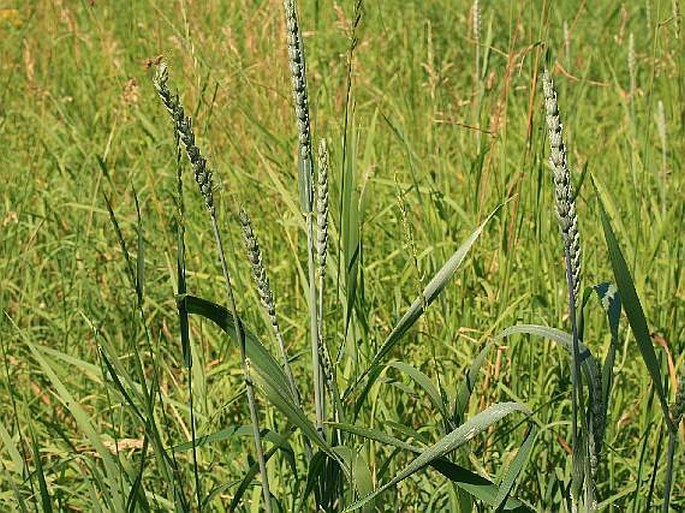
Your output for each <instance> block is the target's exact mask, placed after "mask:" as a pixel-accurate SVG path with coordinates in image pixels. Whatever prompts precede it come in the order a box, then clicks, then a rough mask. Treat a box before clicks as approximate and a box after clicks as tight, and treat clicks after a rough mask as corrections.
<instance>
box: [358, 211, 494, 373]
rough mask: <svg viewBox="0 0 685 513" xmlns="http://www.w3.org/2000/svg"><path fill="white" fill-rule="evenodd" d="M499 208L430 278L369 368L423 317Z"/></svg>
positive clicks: (381, 358)
mask: <svg viewBox="0 0 685 513" xmlns="http://www.w3.org/2000/svg"><path fill="white" fill-rule="evenodd" d="M500 208H501V205H500V206H498V207H497V208H496V209H495V210H493V211H492V212H491V213H490V215H489V216H488V217H487V218H486V219H485V221H483V223H482V224H481V225H480V226H479V227H478V228H476V229H475V230H474V231H473V233H471V235H469V237H468V238H467V239H466V241H464V242H463V243H462V245H461V246H459V248H458V249H457V250H456V251H455V252H454V254H453V255H452V256H451V257H450V259H449V260H448V261H447V262H446V263H445V265H443V266H442V268H441V269H440V270H439V271H438V272H437V273H436V274H435V275H434V276H433V278H431V280H430V282H428V285H426V288H425V289H424V290H423V294H422V295H421V296H419V297H417V298H416V299H415V300H414V302H413V303H412V304H411V306H410V307H409V310H407V312H406V313H405V314H404V315H403V316H402V318H401V319H400V321H399V322H398V323H397V325H396V326H395V327H394V328H393V330H392V332H391V333H390V335H388V337H387V338H386V339H385V342H383V345H382V346H381V348H380V349H379V350H378V352H377V353H376V355H375V356H374V357H373V361H372V362H371V365H370V368H373V367H375V366H377V365H379V364H380V362H381V361H382V360H383V359H384V358H385V357H386V356H387V355H388V353H389V352H390V351H391V350H392V348H393V347H394V346H395V344H397V342H398V341H399V340H400V339H401V338H402V337H403V336H404V335H405V334H406V333H407V331H409V329H410V328H411V327H412V326H413V325H414V323H416V321H417V320H418V319H419V318H420V317H421V316H422V315H423V313H424V311H425V310H424V307H426V308H427V307H428V306H430V305H431V303H433V301H435V298H437V297H438V295H439V294H440V293H441V292H442V291H443V289H444V288H445V287H446V286H447V284H448V283H449V282H450V280H451V279H452V277H453V276H454V273H456V272H457V270H458V269H459V267H460V266H461V264H462V263H463V262H464V259H465V258H466V255H467V254H468V252H469V250H470V249H471V248H472V247H473V245H474V243H475V242H476V240H478V237H480V235H481V233H483V229H484V228H485V225H486V224H487V223H488V222H489V221H490V220H491V219H492V217H493V216H494V215H495V213H496V212H497V211H498V210H499V209H500Z"/></svg>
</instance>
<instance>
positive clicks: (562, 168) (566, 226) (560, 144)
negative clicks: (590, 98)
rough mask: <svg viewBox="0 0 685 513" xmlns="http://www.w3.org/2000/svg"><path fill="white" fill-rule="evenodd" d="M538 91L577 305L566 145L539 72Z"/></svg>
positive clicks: (576, 247) (577, 263)
mask: <svg viewBox="0 0 685 513" xmlns="http://www.w3.org/2000/svg"><path fill="white" fill-rule="evenodd" d="M542 89H543V93H544V96H545V115H546V119H547V131H548V133H549V145H550V155H549V162H550V164H551V166H552V178H553V181H554V203H555V208H556V212H557V220H558V221H559V229H560V230H561V236H562V238H563V240H564V249H565V250H567V251H568V254H569V257H570V260H571V277H572V283H573V287H572V290H573V298H574V301H575V303H576V305H577V304H578V301H579V298H580V281H581V251H580V233H579V232H578V216H577V215H576V202H575V199H574V193H573V183H572V181H571V170H570V169H569V167H568V160H567V155H566V145H565V144H564V139H563V133H562V124H561V118H560V116H559V103H558V100H557V92H556V91H555V90H554V82H553V81H552V77H551V76H550V75H549V72H548V71H547V70H544V71H543V73H542Z"/></svg>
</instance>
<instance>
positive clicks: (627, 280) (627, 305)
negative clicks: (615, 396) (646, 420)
mask: <svg viewBox="0 0 685 513" xmlns="http://www.w3.org/2000/svg"><path fill="white" fill-rule="evenodd" d="M595 192H596V194H597V198H598V200H599V208H600V216H601V219H602V228H603V229H604V238H605V240H606V243H607V248H608V250H609V259H610V260H611V267H612V269H613V271H614V279H615V281H616V286H617V287H618V291H619V293H620V295H621V301H622V303H623V309H624V311H625V312H626V316H627V317H628V323H629V324H630V329H631V330H632V332H633V335H634V336H635V340H636V341H637V344H638V348H639V349H640V354H641V355H642V359H643V360H644V362H645V366H646V367H647V371H648V372H649V375H650V377H651V378H652V384H653V385H654V389H655V390H656V393H657V396H658V398H659V403H660V404H661V409H662V411H663V414H664V420H665V421H666V424H667V425H668V427H669V429H671V430H672V431H674V430H675V429H674V426H672V424H673V422H672V420H671V416H670V414H669V409H668V400H667V398H666V393H665V391H664V388H663V385H662V379H661V370H660V368H659V362H658V361H657V358H656V354H655V353H654V347H653V346H652V339H651V337H650V335H649V328H648V327H647V319H646V318H645V314H644V311H643V309H642V304H641V303H640V298H639V297H638V295H637V290H635V283H634V282H633V278H632V276H631V275H630V271H629V270H628V264H627V263H626V260H625V258H624V257H623V253H622V252H621V248H620V247H619V245H618V241H617V240H616V235H615V234H614V230H613V228H612V227H611V222H610V221H609V216H608V215H607V213H606V209H605V208H604V202H603V199H602V197H601V195H600V194H599V192H598V191H597V189H596V188H595Z"/></svg>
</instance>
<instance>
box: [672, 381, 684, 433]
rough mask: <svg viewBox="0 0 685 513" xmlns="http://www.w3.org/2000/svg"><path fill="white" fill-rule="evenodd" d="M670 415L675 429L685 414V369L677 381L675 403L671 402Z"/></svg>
mask: <svg viewBox="0 0 685 513" xmlns="http://www.w3.org/2000/svg"><path fill="white" fill-rule="evenodd" d="M671 414H672V417H673V424H675V426H676V427H677V426H678V424H680V421H681V420H683V415H684V414H685V369H683V371H682V372H681V373H680V378H679V379H678V392H677V393H676V396H675V401H673V406H671Z"/></svg>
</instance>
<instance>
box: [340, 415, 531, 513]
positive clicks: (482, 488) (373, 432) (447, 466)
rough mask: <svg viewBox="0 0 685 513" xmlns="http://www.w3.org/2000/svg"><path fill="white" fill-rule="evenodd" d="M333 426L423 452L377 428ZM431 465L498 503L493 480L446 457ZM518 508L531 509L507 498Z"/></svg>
mask: <svg viewBox="0 0 685 513" xmlns="http://www.w3.org/2000/svg"><path fill="white" fill-rule="evenodd" d="M331 426H332V427H334V428H337V429H340V430H341V431H345V432H347V433H350V434H353V435H357V436H360V437H362V438H366V439H367V440H373V441H376V442H380V443H383V444H385V445H388V446H391V447H395V448H397V449H398V450H405V451H409V452H412V453H414V454H421V453H422V452H423V449H422V448H421V447H417V446H415V445H412V444H410V443H407V442H404V441H403V440H400V439H399V438H395V437H394V436H391V435H388V434H387V433H384V432H382V431H378V430H377V429H370V428H363V427H360V426H353V425H351V424H343V423H333V424H331ZM429 465H430V466H431V467H433V468H434V469H435V470H437V471H438V472H440V473H441V474H442V475H443V476H445V477H446V478H447V479H449V480H450V481H452V482H453V483H454V484H455V485H456V486H458V487H459V488H460V489H462V490H464V491H465V492H467V493H469V494H471V495H472V496H473V497H475V498H476V499H478V500H480V501H483V502H484V503H485V504H487V505H488V506H495V505H496V504H497V500H496V497H497V496H498V495H499V486H497V485H496V484H495V483H493V482H492V481H489V480H488V479H486V478H484V477H482V476H479V475H478V474H475V473H473V472H471V471H470V470H468V469H466V468H464V467H462V466H460V465H457V464H456V463H452V462H451V461H449V460H447V459H446V458H439V459H436V460H434V461H432V462H430V463H429ZM518 508H522V509H521V511H529V509H528V508H525V507H524V506H523V504H522V503H521V501H519V500H518V499H514V498H511V497H507V498H506V500H505V502H504V509H505V510H507V511H508V510H518Z"/></svg>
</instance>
